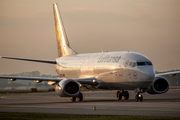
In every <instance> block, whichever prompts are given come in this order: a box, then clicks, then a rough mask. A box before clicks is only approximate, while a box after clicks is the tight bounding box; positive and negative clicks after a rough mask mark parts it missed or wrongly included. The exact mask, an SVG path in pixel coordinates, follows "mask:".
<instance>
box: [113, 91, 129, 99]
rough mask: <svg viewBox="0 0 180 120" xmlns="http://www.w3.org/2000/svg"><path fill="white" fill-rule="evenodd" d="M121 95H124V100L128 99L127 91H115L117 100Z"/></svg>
mask: <svg viewBox="0 0 180 120" xmlns="http://www.w3.org/2000/svg"><path fill="white" fill-rule="evenodd" d="M122 96H123V97H124V100H128V99H129V92H128V91H124V90H122V91H121V90H120V91H117V93H116V98H117V100H121V99H122Z"/></svg>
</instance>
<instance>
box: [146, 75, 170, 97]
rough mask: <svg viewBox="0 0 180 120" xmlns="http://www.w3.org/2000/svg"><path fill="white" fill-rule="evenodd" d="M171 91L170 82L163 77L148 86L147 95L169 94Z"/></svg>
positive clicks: (156, 78)
mask: <svg viewBox="0 0 180 120" xmlns="http://www.w3.org/2000/svg"><path fill="white" fill-rule="evenodd" d="M168 89H169V83H168V81H167V80H166V79H165V78H163V77H155V79H154V81H153V83H152V84H151V85H149V86H148V89H147V93H149V94H161V93H165V92H167V91H168Z"/></svg>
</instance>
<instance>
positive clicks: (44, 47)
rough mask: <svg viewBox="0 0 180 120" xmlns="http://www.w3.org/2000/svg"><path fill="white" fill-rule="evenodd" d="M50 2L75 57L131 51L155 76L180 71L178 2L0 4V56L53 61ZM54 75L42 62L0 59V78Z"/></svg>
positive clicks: (40, 0)
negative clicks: (145, 61)
mask: <svg viewBox="0 0 180 120" xmlns="http://www.w3.org/2000/svg"><path fill="white" fill-rule="evenodd" d="M53 3H58V5H59V9H60V12H61V16H62V19H63V23H64V26H65V29H66V33H67V37H68V39H69V42H70V44H71V46H72V47H73V48H74V49H75V50H76V51H78V53H94V52H101V49H103V51H109V52H110V51H132V52H138V53H141V54H143V55H145V56H146V57H148V58H149V59H150V60H151V61H152V63H153V65H154V68H155V70H156V71H167V70H172V69H180V14H179V11H180V7H179V6H180V1H179V0H76V1H75V0H0V56H11V57H21V58H33V59H45V60H55V59H56V58H57V57H58V53H57V44H56V34H55V24H54V16H53V7H52V4H53ZM36 70H38V71H40V72H41V74H52V75H57V73H56V70H55V66H54V65H52V64H50V65H49V64H45V63H33V62H27V61H15V60H7V59H0V74H14V73H20V72H28V71H36Z"/></svg>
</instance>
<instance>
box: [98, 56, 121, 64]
mask: <svg viewBox="0 0 180 120" xmlns="http://www.w3.org/2000/svg"><path fill="white" fill-rule="evenodd" d="M120 59H121V56H110V55H106V56H102V57H100V58H99V60H98V61H97V63H118V62H119V60H120Z"/></svg>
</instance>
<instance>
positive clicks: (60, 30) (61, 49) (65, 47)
mask: <svg viewBox="0 0 180 120" xmlns="http://www.w3.org/2000/svg"><path fill="white" fill-rule="evenodd" d="M53 11H54V20H55V27H56V28H55V29H56V37H57V47H58V56H59V57H63V56H67V55H74V54H78V53H77V52H76V51H75V50H74V49H73V48H72V47H71V46H70V44H69V41H68V38H67V36H66V31H65V28H64V25H63V21H62V18H61V14H60V12H59V9H58V5H57V3H54V4H53Z"/></svg>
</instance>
